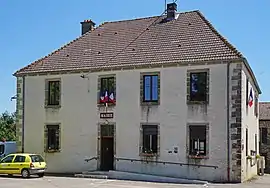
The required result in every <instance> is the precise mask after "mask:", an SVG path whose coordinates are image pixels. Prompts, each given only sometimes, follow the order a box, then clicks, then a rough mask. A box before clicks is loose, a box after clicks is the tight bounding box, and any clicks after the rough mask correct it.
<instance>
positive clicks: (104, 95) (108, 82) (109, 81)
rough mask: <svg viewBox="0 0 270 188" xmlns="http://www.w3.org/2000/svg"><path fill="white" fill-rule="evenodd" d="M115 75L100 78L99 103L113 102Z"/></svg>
mask: <svg viewBox="0 0 270 188" xmlns="http://www.w3.org/2000/svg"><path fill="white" fill-rule="evenodd" d="M115 101H116V100H115V77H104V78H101V79H100V103H115Z"/></svg>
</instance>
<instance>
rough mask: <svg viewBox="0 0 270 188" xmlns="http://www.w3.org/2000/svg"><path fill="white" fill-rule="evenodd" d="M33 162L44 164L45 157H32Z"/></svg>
mask: <svg viewBox="0 0 270 188" xmlns="http://www.w3.org/2000/svg"><path fill="white" fill-rule="evenodd" d="M30 158H31V161H32V162H33V163H35V162H44V159H43V157H41V156H40V155H30Z"/></svg>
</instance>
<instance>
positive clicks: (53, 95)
mask: <svg viewBox="0 0 270 188" xmlns="http://www.w3.org/2000/svg"><path fill="white" fill-rule="evenodd" d="M60 84H61V83H60V80H48V81H46V106H58V105H60V96H61V93H60V92H61V91H60V90H61V88H60V87H61V85H60Z"/></svg>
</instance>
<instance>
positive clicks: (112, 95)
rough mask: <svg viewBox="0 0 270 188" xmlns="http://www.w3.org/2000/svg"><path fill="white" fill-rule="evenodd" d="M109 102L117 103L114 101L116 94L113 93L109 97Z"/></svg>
mask: <svg viewBox="0 0 270 188" xmlns="http://www.w3.org/2000/svg"><path fill="white" fill-rule="evenodd" d="M109 102H111V103H115V99H114V94H113V93H111V94H110V96H109Z"/></svg>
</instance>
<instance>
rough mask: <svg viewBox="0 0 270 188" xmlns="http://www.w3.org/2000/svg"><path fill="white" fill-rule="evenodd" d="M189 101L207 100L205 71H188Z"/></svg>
mask: <svg viewBox="0 0 270 188" xmlns="http://www.w3.org/2000/svg"><path fill="white" fill-rule="evenodd" d="M190 101H202V102H203V101H207V72H196V73H190Z"/></svg>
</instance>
